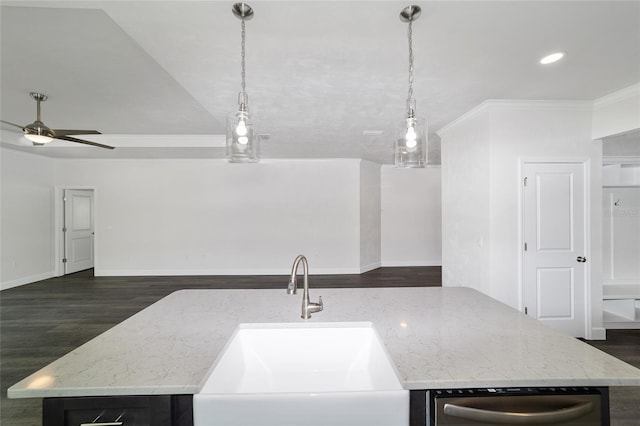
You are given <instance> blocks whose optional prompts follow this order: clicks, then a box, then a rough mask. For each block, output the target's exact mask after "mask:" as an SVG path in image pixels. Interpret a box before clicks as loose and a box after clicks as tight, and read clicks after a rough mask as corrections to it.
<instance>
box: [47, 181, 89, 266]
mask: <svg viewBox="0 0 640 426" xmlns="http://www.w3.org/2000/svg"><path fill="white" fill-rule="evenodd" d="M65 189H85V190H86V189H88V190H93V200H94V203H93V226H94V229H96V228H97V224H98V211H97V209H96V204H97V203H96V199H97V195H98V191H97V189H96V188H95V187H93V186H83V185H69V186H56V187H55V188H54V219H53V220H54V231H55V232H54V246H55V247H54V256H55V276H57V277H60V276H63V275H64V269H65V268H64V262H63V261H62V259H64V232H62V228H63V227H64V201H63V198H64V190H65ZM98 238H99V237H98V235H97V233H96V234H95V235H94V237H93V258H94V265H95V264H97V262H98V244H97V240H98ZM94 267H95V266H94Z"/></svg>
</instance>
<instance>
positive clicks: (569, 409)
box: [426, 387, 609, 426]
mask: <svg viewBox="0 0 640 426" xmlns="http://www.w3.org/2000/svg"><path fill="white" fill-rule="evenodd" d="M426 405H427V416H426V417H427V425H429V426H444V425H447V426H452V425H455V426H462V425H573V426H577V425H580V426H601V425H605V426H608V425H609V391H608V388H585V387H558V388H553V387H549V388H480V389H443V390H432V391H428V392H427V404H426Z"/></svg>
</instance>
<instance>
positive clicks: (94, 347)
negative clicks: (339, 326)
mask: <svg viewBox="0 0 640 426" xmlns="http://www.w3.org/2000/svg"><path fill="white" fill-rule="evenodd" d="M320 295H321V296H322V299H323V301H324V306H325V307H324V311H322V312H319V313H315V314H313V317H312V318H311V319H310V320H307V321H312V322H344V321H371V322H373V324H374V325H375V328H376V329H377V331H378V333H379V334H380V337H381V338H382V340H383V341H384V343H385V345H386V347H387V350H388V352H389V354H390V356H391V358H392V360H393V362H394V363H395V366H396V368H397V371H398V372H399V375H400V379H401V381H402V382H403V384H404V387H405V388H406V389H437V388H467V387H508V386H509V387H511V386H640V369H637V368H635V367H632V366H631V365H629V364H626V363H624V362H622V361H620V360H618V359H616V358H614V357H612V356H610V355H608V354H605V353H604V352H601V351H599V350H597V349H595V348H593V347H591V346H589V345H587V344H585V343H583V342H580V341H579V340H577V339H574V338H571V337H568V336H566V335H563V334H560V333H558V332H555V331H553V330H551V329H549V328H547V327H546V326H543V325H542V324H540V323H539V322H538V321H536V320H533V319H531V318H528V317H527V316H525V315H523V314H521V313H520V312H518V311H516V310H514V309H512V308H510V307H508V306H506V305H504V304H502V303H500V302H497V301H495V300H493V299H491V298H489V297H487V296H485V295H483V294H481V293H479V292H477V291H475V290H472V289H468V288H425V287H420V288H363V289H352V288H349V289H314V288H312V289H311V299H312V300H314V301H315V300H317V298H318V296H320ZM301 298H302V295H301V291H300V292H299V294H298V295H296V296H290V295H287V294H286V292H285V289H284V288H283V289H282V290H266V289H265V290H181V291H178V292H175V293H173V294H171V295H169V296H167V297H165V298H164V299H162V300H160V301H158V302H157V303H155V304H153V305H151V306H149V307H148V308H146V309H144V310H143V311H141V312H139V313H137V314H136V315H134V316H132V317H131V318H129V319H127V320H125V321H123V322H122V323H120V324H118V325H117V326H115V327H113V328H112V329H110V330H108V331H106V332H105V333H103V334H101V335H99V336H98V337H96V338H94V339H93V340H91V341H89V342H87V343H85V344H84V345H82V346H80V347H79V348H77V349H75V350H73V351H72V352H70V353H68V354H67V355H65V356H63V357H62V358H60V359H58V360H56V361H54V362H53V363H51V364H49V365H48V366H46V367H44V368H43V369H41V370H39V371H37V372H35V373H34V374H32V375H31V376H29V377H27V378H25V379H24V380H22V381H20V382H19V383H17V384H15V385H14V386H12V387H11V388H9V391H8V395H9V397H10V398H43V397H60V396H101V395H154V394H195V393H198V391H199V389H200V387H201V385H202V384H203V382H204V380H205V379H206V378H207V375H208V372H209V370H210V368H211V367H212V365H213V364H214V361H215V360H216V358H217V356H218V355H219V354H220V352H221V350H222V349H223V347H224V346H225V344H226V342H227V340H228V339H229V337H231V335H232V333H233V331H234V330H235V328H236V326H237V325H238V324H240V323H282V322H303V321H304V320H302V319H300V303H301ZM309 350H313V348H309Z"/></svg>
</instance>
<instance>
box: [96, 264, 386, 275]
mask: <svg viewBox="0 0 640 426" xmlns="http://www.w3.org/2000/svg"><path fill="white" fill-rule="evenodd" d="M377 267H379V265H378V266H375V267H374V268H373V269H375V268H377ZM300 272H301V271H300ZM290 273H291V269H290V268H278V269H95V270H94V275H95V276H96V277H135V276H156V277H160V276H176V275H289V274H290ZM360 273H361V268H313V267H310V268H309V274H310V275H339V274H360Z"/></svg>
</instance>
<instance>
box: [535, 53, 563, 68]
mask: <svg viewBox="0 0 640 426" xmlns="http://www.w3.org/2000/svg"><path fill="white" fill-rule="evenodd" d="M565 56H566V53H565V52H555V53H552V54H551V55H547V56H545V57H544V58H542V59H540V63H541V64H542V65H549V64H552V63H554V62H558V61H559V60H560V59H562V58H564V57H565Z"/></svg>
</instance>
